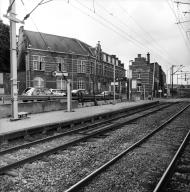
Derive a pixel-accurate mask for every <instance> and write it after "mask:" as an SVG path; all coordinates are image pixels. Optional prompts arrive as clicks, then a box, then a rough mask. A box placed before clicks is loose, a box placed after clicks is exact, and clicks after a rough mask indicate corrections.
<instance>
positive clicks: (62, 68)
mask: <svg viewBox="0 0 190 192" xmlns="http://www.w3.org/2000/svg"><path fill="white" fill-rule="evenodd" d="M55 62H56V63H57V66H56V71H66V69H65V63H64V59H63V58H61V57H56V58H55Z"/></svg>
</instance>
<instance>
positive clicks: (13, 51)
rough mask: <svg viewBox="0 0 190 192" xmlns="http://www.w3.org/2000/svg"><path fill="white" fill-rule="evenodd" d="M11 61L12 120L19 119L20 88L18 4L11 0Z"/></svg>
mask: <svg viewBox="0 0 190 192" xmlns="http://www.w3.org/2000/svg"><path fill="white" fill-rule="evenodd" d="M10 6H11V7H10V17H9V19H10V61H11V79H10V80H11V102H12V120H17V119H18V89H17V53H16V18H15V15H16V13H15V12H16V6H15V2H14V0H10Z"/></svg>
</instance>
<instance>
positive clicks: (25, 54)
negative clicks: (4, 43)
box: [18, 27, 125, 93]
mask: <svg viewBox="0 0 190 192" xmlns="http://www.w3.org/2000/svg"><path fill="white" fill-rule="evenodd" d="M114 68H115V77H116V78H118V77H125V69H124V64H123V63H121V61H120V60H119V59H118V58H117V57H116V56H115V55H110V54H107V53H105V52H103V51H102V49H101V45H100V42H98V44H97V46H96V47H91V46H89V45H87V44H86V43H84V42H82V41H80V40H77V39H74V38H68V37H61V36H56V35H50V34H45V33H40V32H33V31H27V30H24V28H23V27H21V28H20V30H19V39H18V82H19V83H18V84H19V93H21V92H22V91H23V90H24V89H25V88H26V87H46V88H54V89H55V88H56V89H64V90H66V84H67V79H71V85H72V89H86V90H88V91H89V92H91V93H92V92H95V93H97V92H101V91H105V90H111V89H112V82H113V77H114ZM55 71H56V72H65V73H68V77H66V78H65V77H61V76H54V75H53V74H54V72H55ZM120 88H121V87H120ZM122 89H124V87H123V88H122Z"/></svg>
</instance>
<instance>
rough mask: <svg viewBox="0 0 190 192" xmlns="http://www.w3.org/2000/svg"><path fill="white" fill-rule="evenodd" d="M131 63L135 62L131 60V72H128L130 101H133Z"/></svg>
mask: <svg viewBox="0 0 190 192" xmlns="http://www.w3.org/2000/svg"><path fill="white" fill-rule="evenodd" d="M130 62H133V60H129V70H128V75H127V76H128V79H129V101H130V100H131V78H132V71H131V70H130Z"/></svg>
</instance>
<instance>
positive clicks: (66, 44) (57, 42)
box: [23, 30, 94, 56]
mask: <svg viewBox="0 0 190 192" xmlns="http://www.w3.org/2000/svg"><path fill="white" fill-rule="evenodd" d="M23 32H24V35H25V36H26V38H27V40H28V42H29V44H30V45H31V48H35V49H42V50H50V51H55V52H66V53H73V54H79V55H85V56H87V55H90V56H93V55H94V54H93V51H92V50H93V47H91V46H90V45H87V44H86V43H84V42H82V41H80V40H77V39H74V38H69V37H62V36H57V35H51V34H46V33H41V32H34V31H27V30H24V31H23Z"/></svg>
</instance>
